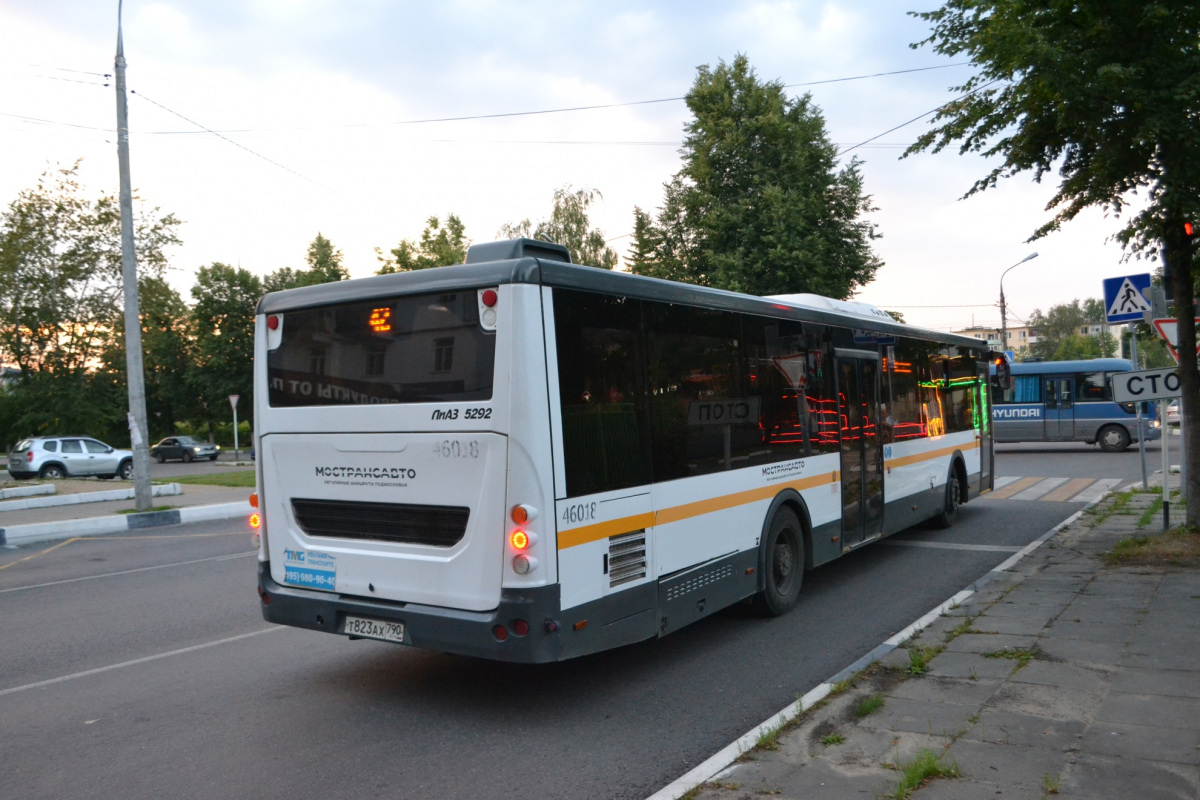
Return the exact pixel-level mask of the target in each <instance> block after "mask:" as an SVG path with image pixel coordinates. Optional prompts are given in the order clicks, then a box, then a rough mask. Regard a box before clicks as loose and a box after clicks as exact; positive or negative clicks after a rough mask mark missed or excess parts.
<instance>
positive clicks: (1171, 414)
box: [1167, 400, 1179, 425]
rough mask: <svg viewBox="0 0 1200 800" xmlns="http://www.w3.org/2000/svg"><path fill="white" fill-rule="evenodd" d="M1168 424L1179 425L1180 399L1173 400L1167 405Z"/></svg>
mask: <svg viewBox="0 0 1200 800" xmlns="http://www.w3.org/2000/svg"><path fill="white" fill-rule="evenodd" d="M1167 424H1168V425H1178V424H1179V401H1178V400H1172V401H1171V403H1170V405H1168V406H1167Z"/></svg>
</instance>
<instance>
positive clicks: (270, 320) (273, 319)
mask: <svg viewBox="0 0 1200 800" xmlns="http://www.w3.org/2000/svg"><path fill="white" fill-rule="evenodd" d="M278 327H279V317H277V316H275V315H274V314H272V315H271V316H269V317H267V328H269V329H270V330H275V329H276V328H278Z"/></svg>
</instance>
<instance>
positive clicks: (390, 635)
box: [342, 617, 404, 643]
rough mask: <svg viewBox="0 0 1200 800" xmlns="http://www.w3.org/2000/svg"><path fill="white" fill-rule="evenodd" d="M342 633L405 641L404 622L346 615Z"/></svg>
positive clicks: (389, 640)
mask: <svg viewBox="0 0 1200 800" xmlns="http://www.w3.org/2000/svg"><path fill="white" fill-rule="evenodd" d="M342 633H344V634H346V635H347V636H362V637H364V638H367V639H383V640H384V641H385V642H400V643H403V642H404V623H403V622H381V621H380V620H377V619H364V618H363V617H346V621H345V622H343V623H342Z"/></svg>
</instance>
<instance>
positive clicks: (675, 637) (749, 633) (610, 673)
mask: <svg viewBox="0 0 1200 800" xmlns="http://www.w3.org/2000/svg"><path fill="white" fill-rule="evenodd" d="M1012 447H1014V448H1017V446H1012ZM1080 447H1083V446H1080ZM1006 450H1007V448H1006V447H1004V446H1001V447H1000V448H999V449H998V455H997V470H996V472H997V475H1002V476H1003V475H1023V476H1053V475H1060V476H1068V477H1128V478H1129V480H1130V481H1132V480H1133V479H1134V478H1136V477H1137V474H1138V473H1139V472H1140V469H1139V467H1138V464H1137V461H1138V459H1137V452H1136V450H1132V451H1130V453H1125V454H1118V455H1115V456H1114V455H1109V454H1099V453H1096V452H1095V450H1094V448H1093V449H1092V451H1091V453H1090V454H1089V452H1088V451H1087V450H1086V449H1081V450H1078V451H1075V450H1071V451H1070V452H1059V451H1057V450H1051V451H1049V452H1043V451H1041V450H1037V451H1035V452H1025V450H1026V448H1024V447H1023V446H1022V447H1020V448H1019V452H1007V451H1006ZM1093 456H1099V458H1098V459H1093ZM187 466H188V467H192V466H194V465H187ZM1048 466H1054V467H1055V469H1059V468H1060V467H1061V469H1060V471H1053V470H1048V469H1047V467H1048ZM1068 468H1070V469H1077V470H1082V472H1078V473H1068V472H1066V471H1062V470H1066V469H1068ZM1078 508H1080V504H1079V503H1062V502H1045V501H1017V500H1012V499H1007V500H1001V499H983V500H979V501H975V502H972V503H970V504H968V505H967V506H965V507H964V508H963V509H962V512H961V515H960V518H959V521H958V524H957V525H956V526H955V527H954V528H952V529H950V530H948V531H936V530H933V529H924V528H917V529H913V530H910V531H906V532H904V533H902V534H900V535H898V536H897V537H893V539H892V540H889V542H888V543H887V544H882V545H876V546H872V547H868V548H865V549H864V550H862V551H859V552H857V553H854V554H852V555H851V556H849V557H847V558H845V559H842V560H841V561H839V562H836V563H834V564H831V565H829V566H826V567H822V568H821V569H819V570H817V571H815V572H813V573H810V574H809V575H808V576H807V578H806V581H805V586H804V591H803V595H802V599H801V603H800V605H799V606H798V607H797V609H796V610H795V611H793V612H792V613H791V614H789V615H787V616H785V617H782V618H779V619H762V618H758V617H756V616H754V615H753V614H752V613H751V612H750V611H749V610H748V609H747V608H745V607H735V608H732V609H727V610H725V611H723V612H720V613H718V614H716V615H714V616H713V617H711V618H709V619H707V620H704V621H702V622H700V623H698V624H696V625H693V626H691V627H689V628H687V629H684V630H682V631H679V632H677V633H675V634H672V635H670V636H668V637H666V638H664V639H662V640H658V641H652V642H646V643H642V644H638V645H634V646H631V647H626V648H622V649H620V650H616V651H612V652H609V653H604V654H600V655H598V656H593V657H588V658H583V659H578V660H574V661H568V662H565V663H562V664H555V665H548V666H519V665H505V664H495V663H490V662H485V661H478V660H473V659H469V658H463V657H459V656H451V655H446V654H442V653H436V652H426V651H417V650H411V649H407V648H403V647H397V646H393V645H388V644H384V643H378V642H370V641H358V642H350V641H348V640H346V639H343V638H341V637H336V636H329V635H325V634H319V633H313V632H307V631H299V630H293V629H284V628H271V627H268V626H267V625H266V624H265V623H263V622H262V620H261V617H260V616H259V612H258V607H257V603H258V600H257V597H256V595H255V592H254V566H255V565H254V557H253V555H252V554H251V553H250V552H249V539H248V535H247V532H246V530H244V528H243V526H242V524H241V523H209V524H204V525H192V526H181V527H176V528H171V529H157V530H152V531H148V532H142V533H140V534H136V535H134V534H127V535H126V536H124V537H121V538H117V537H104V538H99V539H94V540H82V541H72V542H69V543H65V544H59V545H54V546H49V547H48V546H46V545H40V546H37V547H28V548H22V549H17V550H0V611H2V612H3V613H0V642H3V647H2V648H0V763H2V764H4V769H2V770H0V797H13V798H18V797H19V798H41V797H46V798H51V797H53V798H76V797H79V798H86V797H111V796H113V795H114V794H117V793H119V794H120V796H122V797H123V798H155V800H161V798H162V797H164V796H167V797H172V798H176V797H180V798H185V797H196V798H211V797H254V798H305V797H321V798H368V797H389V798H395V797H404V798H439V800H444V799H445V798H509V797H512V798H517V797H520V798H530V797H547V798H550V797H553V798H644V797H646V796H648V795H649V794H651V793H653V792H654V791H656V790H657V789H659V788H661V787H662V786H663V785H665V784H666V783H668V782H670V781H671V780H673V779H674V778H676V777H678V776H679V775H681V774H682V773H684V772H686V771H687V770H688V769H690V768H691V767H692V766H694V765H696V764H697V763H699V762H700V761H703V760H704V759H706V758H708V757H709V756H710V755H712V754H713V753H714V752H716V751H717V750H719V749H720V748H721V747H723V746H725V745H726V744H728V743H729V742H730V741H732V740H733V739H735V738H736V737H738V736H740V735H741V734H743V733H745V732H746V731H747V730H749V729H750V728H751V727H753V726H754V725H756V724H757V723H759V722H761V721H762V720H763V719H765V718H767V717H768V716H770V715H771V714H773V713H775V712H776V711H778V710H779V709H781V708H782V707H783V706H785V705H786V704H788V703H790V702H792V701H793V700H794V699H795V697H796V696H797V695H798V694H801V693H803V692H805V691H807V690H808V689H810V688H812V687H813V686H814V685H816V684H817V683H819V682H821V681H822V680H824V679H825V678H827V677H829V676H830V675H832V674H834V673H836V672H837V671H839V670H840V669H842V668H843V667H845V666H847V665H848V664H850V663H851V662H853V661H854V660H855V659H857V658H859V657H860V656H861V655H863V654H864V653H866V652H867V651H869V650H870V649H871V648H873V647H874V646H876V645H877V644H879V643H880V642H881V641H883V640H884V639H886V638H887V637H889V636H890V635H892V634H893V633H895V632H896V631H898V630H900V629H901V628H903V627H905V626H906V625H908V624H909V623H910V622H911V621H912V620H913V619H915V618H916V617H918V616H920V615H921V614H923V613H925V612H926V611H928V610H929V609H930V608H932V607H934V606H935V605H937V604H939V603H941V602H942V601H944V600H945V599H946V598H948V597H950V596H951V595H953V594H954V593H955V592H957V591H959V590H960V589H962V588H963V587H964V586H966V585H967V584H969V583H971V582H972V581H973V580H975V579H976V578H978V577H979V576H980V575H982V574H983V573H985V572H986V571H987V570H988V569H990V568H992V567H993V566H995V565H996V564H998V563H999V562H1001V561H1003V560H1004V559H1006V558H1007V557H1008V556H1009V553H1008V552H997V551H994V550H979V549H973V546H976V545H981V544H984V545H992V546H995V545H1000V546H1009V547H1013V548H1015V547H1019V546H1022V545H1024V544H1026V543H1028V542H1029V541H1031V540H1033V539H1035V538H1037V537H1038V536H1039V535H1040V534H1042V533H1044V532H1045V531H1046V530H1047V529H1049V528H1050V527H1052V526H1053V525H1055V524H1056V523H1058V522H1059V521H1061V520H1062V519H1064V518H1065V517H1067V516H1068V515H1070V514H1071V513H1073V512H1074V511H1076V510H1078ZM915 543H925V544H928V543H936V544H940V545H948V546H947V547H936V548H931V547H921V546H913V545H914V544H915ZM963 545H965V546H966V547H960V546H963Z"/></svg>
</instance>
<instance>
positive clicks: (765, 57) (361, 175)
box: [0, 0, 1154, 330]
mask: <svg viewBox="0 0 1200 800" xmlns="http://www.w3.org/2000/svg"><path fill="white" fill-rule="evenodd" d="M934 7H936V3H934V2H931V1H930V0H907V2H898V1H897V0H844V1H843V2H817V1H816V0H793V1H792V2H765V1H764V2H715V1H714V0H689V1H688V2H683V1H682V0H681V1H679V2H658V3H647V2H642V3H637V2H625V1H624V0H606V2H593V1H592V0H557V2H517V1H516V0H509V1H508V2H500V1H499V0H438V2H428V0H426V2H408V1H407V0H178V1H177V2H151V1H150V0H126V2H125V4H124V10H123V31H124V49H125V57H126V61H127V63H128V67H127V76H128V78H127V80H128V87H129V89H130V91H131V95H130V97H129V115H130V122H129V128H130V157H131V174H132V181H133V186H134V189H135V191H136V193H137V195H138V197H139V198H140V199H141V205H142V206H143V207H144V208H146V209H153V208H155V207H157V208H159V209H161V210H162V212H164V213H165V212H170V213H173V214H175V215H176V216H177V217H179V218H180V219H182V220H183V221H184V224H183V225H182V226H181V228H180V230H179V233H180V236H181V238H182V239H183V245H182V246H180V247H177V248H173V249H172V250H171V251H170V253H169V257H170V261H171V264H172V272H171V273H170V278H171V282H172V284H173V285H174V286H175V287H176V288H177V289H178V290H179V291H180V292H181V293H182V294H183V296H184V297H185V298H189V297H190V295H189V291H190V288H191V286H192V285H193V283H194V276H195V274H196V271H197V270H198V269H199V268H200V267H201V266H205V265H208V264H211V263H213V262H216V261H220V262H224V263H227V264H233V265H235V266H241V267H243V268H245V269H247V270H250V271H251V272H254V273H256V274H258V275H266V274H267V273H269V272H273V271H274V270H277V269H279V268H280V267H292V268H302V267H304V266H305V263H304V257H305V253H306V251H307V248H308V245H309V243H311V242H312V240H313V239H314V238H315V236H316V234H317V233H318V232H320V233H321V234H323V235H324V236H325V237H327V238H328V239H330V240H331V241H332V242H333V244H334V246H335V247H337V248H338V249H340V250H341V251H342V252H343V255H344V264H345V266H346V267H347V268H348V269H349V271H350V273H351V275H352V277H365V276H367V275H370V274H372V273H373V272H374V271H375V270H376V269H378V267H379V264H378V261H377V259H376V252H375V250H376V248H380V249H382V250H383V251H384V252H386V251H388V250H390V249H391V248H393V247H395V246H396V245H397V243H398V242H399V241H400V240H401V239H405V238H408V239H416V238H418V237H419V236H420V234H421V231H422V229H423V228H424V225H425V220H426V219H427V218H428V217H430V216H435V215H436V216H439V217H445V215H447V214H451V213H453V214H456V215H458V216H459V218H460V219H462V221H463V222H464V224H465V226H466V231H467V235H468V236H469V237H470V238H471V240H472V241H475V242H486V241H491V240H493V239H495V238H497V232H498V231H499V229H500V227H501V226H502V225H503V224H505V223H507V222H518V221H520V220H522V219H526V218H529V219H533V220H537V219H540V218H543V217H546V216H548V215H549V212H550V209H551V205H552V198H553V194H554V191H555V189H557V188H560V187H564V186H571V187H574V188H589V189H595V190H597V191H599V192H600V194H601V195H602V199H601V200H598V201H597V203H596V205H595V206H593V207H592V209H591V221H592V224H593V226H594V227H597V228H599V229H601V230H602V231H603V232H604V234H605V236H606V238H609V239H611V240H612V241H611V242H610V246H611V247H613V248H614V249H615V250H616V251H617V252H618V253H620V254H622V255H624V253H625V252H626V251H627V250H628V248H629V245H630V243H631V241H632V239H631V237H630V236H628V234H630V233H631V232H632V229H633V209H634V207H635V206H637V207H641V208H642V209H644V210H648V211H653V210H655V209H657V208H658V207H659V206H660V205H661V204H662V201H663V184H664V183H665V182H667V181H668V180H670V178H671V176H672V175H674V174H675V173H676V172H677V171H678V170H679V168H680V157H679V146H680V144H681V142H682V138H683V127H684V125H685V124H686V122H687V121H688V119H689V112H688V110H687V106H686V105H685V103H684V102H683V101H682V99H681V98H682V97H683V95H685V94H686V93H687V91H688V89H689V88H690V87H691V85H692V82H693V81H694V79H695V76H696V69H697V67H699V66H701V65H705V64H708V65H713V66H715V65H716V64H717V63H718V62H719V61H722V60H723V61H726V62H729V61H732V59H733V58H734V57H735V56H736V55H738V54H739V53H742V54H745V55H746V56H747V58H748V59H749V62H750V64H751V65H752V66H753V67H754V69H755V70H756V72H757V74H758V76H759V77H760V78H761V79H763V80H779V81H781V82H783V83H784V84H786V85H788V86H789V87H790V88H788V89H787V91H788V92H789V93H790V94H793V95H798V94H801V93H803V92H811V94H812V98H813V101H814V103H815V104H816V105H817V106H818V107H819V108H820V109H821V111H822V113H823V114H824V116H825V119H826V124H827V128H828V132H829V136H830V139H831V140H832V141H834V142H836V143H838V145H839V147H840V148H841V149H843V150H848V149H849V148H852V147H854V146H855V145H858V144H860V143H863V142H866V141H867V140H870V139H874V140H873V141H871V142H870V143H868V144H865V145H863V146H860V147H856V148H854V149H853V150H850V151H849V152H846V153H845V154H844V155H843V159H848V158H850V157H851V156H852V155H853V156H857V157H859V158H860V159H861V160H862V162H863V163H862V166H861V171H862V174H863V177H864V181H865V189H866V191H867V193H869V194H870V195H871V196H872V198H873V202H874V204H875V206H876V207H877V208H878V210H877V211H875V212H873V213H871V214H870V215H868V219H870V220H871V221H873V222H874V223H875V224H876V225H877V226H878V228H879V231H880V233H882V235H883V236H882V238H881V239H880V240H878V241H877V242H875V252H876V254H877V255H878V256H879V257H880V258H881V259H882V261H883V262H884V266H883V267H882V268H881V269H880V270H879V272H878V273H877V275H876V278H875V280H874V281H873V282H872V283H870V284H868V285H867V286H865V287H863V288H862V289H861V290H859V292H858V293H857V294H856V297H855V299H858V300H863V301H865V302H869V303H874V304H876V305H878V306H880V307H883V308H887V309H892V310H897V311H900V312H901V313H903V314H904V317H905V319H906V321H908V322H909V323H913V324H918V325H922V326H924V327H929V328H936V329H941V330H956V329H962V328H965V327H968V326H971V325H973V324H978V325H991V326H998V324H999V320H1000V313H999V308H998V302H999V294H1000V279H1001V275H1002V273H1004V272H1005V270H1006V269H1008V268H1009V267H1011V266H1013V265H1014V264H1017V262H1019V261H1021V259H1023V258H1025V257H1026V256H1027V255H1029V254H1030V253H1033V252H1037V253H1038V254H1039V255H1038V257H1037V258H1036V259H1034V260H1032V261H1028V262H1026V263H1023V264H1021V265H1020V266H1017V267H1016V268H1015V269H1013V270H1012V271H1011V272H1010V273H1008V275H1007V277H1005V278H1004V293H1005V299H1006V301H1007V305H1008V316H1009V318H1008V324H1009V326H1010V327H1014V326H1015V325H1018V324H1020V323H1021V322H1022V321H1023V320H1025V319H1027V318H1028V316H1029V314H1030V313H1031V312H1032V311H1033V310H1034V309H1039V308H1040V309H1041V310H1043V311H1045V310H1047V309H1048V308H1049V307H1050V306H1052V305H1054V304H1057V303H1063V302H1069V301H1071V300H1072V299H1074V298H1081V299H1082V298H1084V297H1099V296H1101V281H1102V280H1103V279H1104V278H1108V277H1114V276H1119V275H1127V274H1134V273H1141V272H1147V271H1150V270H1151V269H1152V268H1153V266H1154V265H1153V264H1149V265H1147V264H1146V263H1145V262H1132V261H1131V262H1128V263H1122V260H1121V258H1122V252H1121V249H1120V246H1119V245H1118V244H1116V243H1115V242H1110V241H1108V240H1109V238H1110V237H1111V235H1112V234H1113V233H1115V232H1116V230H1117V229H1118V228H1119V227H1120V225H1121V223H1120V221H1119V220H1116V219H1113V218H1106V217H1105V215H1104V214H1103V213H1102V212H1101V211H1099V210H1093V211H1089V212H1086V213H1085V214H1083V215H1081V216H1080V217H1079V218H1078V219H1077V220H1075V221H1074V222H1072V223H1070V224H1068V225H1067V226H1066V227H1065V228H1064V229H1063V230H1062V231H1061V232H1059V233H1055V234H1053V235H1051V236H1048V237H1046V238H1044V239H1040V240H1038V241H1036V242H1029V241H1027V240H1028V239H1029V237H1030V235H1031V234H1032V233H1033V231H1034V229H1035V228H1036V227H1037V226H1038V225H1039V224H1041V223H1042V222H1044V221H1045V220H1046V219H1048V217H1049V214H1048V212H1047V211H1046V210H1045V205H1046V203H1047V201H1048V200H1049V198H1050V196H1051V195H1052V194H1053V190H1054V188H1055V186H1056V184H1057V180H1056V176H1055V175H1047V176H1046V177H1045V178H1044V181H1043V183H1042V184H1038V183H1035V182H1034V181H1033V180H1032V178H1031V177H1030V176H1029V175H1028V174H1025V175H1019V176H1017V177H1015V178H1010V179H1008V180H1006V181H1003V182H1002V183H1001V184H1000V186H999V187H998V188H997V189H995V190H989V191H987V192H984V193H982V194H981V195H976V196H974V197H972V198H970V199H967V200H962V199H960V198H961V197H962V196H963V194H964V193H965V192H966V191H967V190H968V189H969V188H970V186H971V184H972V183H973V181H974V180H975V179H977V178H979V177H981V176H983V175H984V174H985V172H986V170H987V169H989V164H988V162H986V161H984V160H982V159H981V158H980V157H978V156H974V155H972V156H960V155H959V154H958V153H957V151H955V150H950V151H945V152H942V153H940V154H936V155H930V154H921V155H917V156H911V157H909V158H905V159H901V158H900V155H901V153H902V152H903V150H904V147H905V146H907V145H908V144H910V143H911V142H912V141H913V140H914V139H915V138H916V137H917V136H918V135H919V134H920V133H921V132H923V131H924V130H926V129H927V128H928V120H929V117H928V116H922V115H925V114H927V113H928V112H932V111H933V110H934V109H936V108H937V107H938V106H940V105H941V104H943V103H945V102H947V101H948V100H950V99H952V98H953V97H954V96H955V95H954V93H953V92H952V91H951V89H952V87H954V86H957V85H959V84H961V83H963V82H964V81H966V80H967V78H969V77H970V75H971V74H972V67H971V66H970V65H969V64H965V63H963V62H962V60H961V59H960V60H958V61H954V60H951V59H947V58H944V57H941V56H937V55H936V54H934V53H933V52H932V51H931V50H930V49H929V48H928V47H924V48H919V49H913V48H911V47H910V46H909V45H910V43H913V42H917V41H920V40H921V39H923V38H925V37H926V36H927V34H928V28H927V24H926V23H924V22H922V21H921V20H919V19H915V18H913V17H911V16H909V15H908V14H907V13H906V12H907V11H921V10H929V9H931V8H934ZM117 17H118V9H117V0H0V53H2V54H3V55H2V56H0V64H2V65H3V66H4V67H5V80H4V81H2V82H0V152H2V153H3V154H4V155H3V157H2V158H0V208H3V207H7V205H8V204H9V203H10V202H12V200H13V199H15V198H16V196H17V194H18V193H19V192H20V191H22V190H24V189H27V188H31V187H33V186H34V185H35V184H36V182H37V180H38V177H39V175H40V174H41V173H43V172H44V171H45V170H46V169H47V168H53V167H56V166H69V165H71V164H73V163H74V162H75V161H77V160H81V167H80V176H81V179H82V182H83V183H84V185H85V186H86V187H87V189H88V191H89V196H98V195H99V194H100V193H102V192H106V193H112V194H115V193H116V192H117V191H118V189H119V183H118V180H119V178H118V171H117V157H116V138H115V128H116V100H115V88H114V85H113V83H112V81H111V79H110V78H106V77H105V75H106V74H109V73H112V72H113V60H114V54H115V51H116V38H117V37H116V33H117ZM879 73H899V74H890V75H879ZM861 76H875V77H861ZM846 78H861V79H857V80H840V79H846ZM105 84H108V85H107V86H106V85H105ZM646 101H661V102H646ZM581 106H609V107H607V108H593V109H588V110H573V111H561V112H557V113H537V114H527V113H520V112H540V111H554V110H557V109H578V108H579V107H581ZM463 117H474V118H475V119H461V118H463ZM918 117H920V119H919V120H918V121H916V122H913V123H912V124H908V125H904V126H903V127H899V128H898V129H897V130H894V131H892V132H890V133H885V132H887V131H890V130H891V129H893V128H897V126H901V125H903V123H906V122H909V121H910V120H913V119H914V118H918ZM455 118H457V119H455ZM431 120H438V121H431ZM880 134H884V135H883V136H880ZM874 137H879V138H874Z"/></svg>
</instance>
